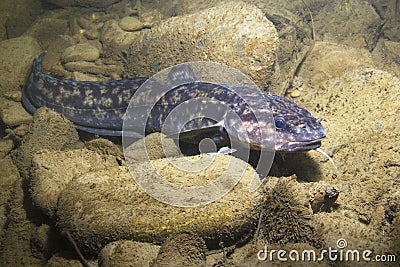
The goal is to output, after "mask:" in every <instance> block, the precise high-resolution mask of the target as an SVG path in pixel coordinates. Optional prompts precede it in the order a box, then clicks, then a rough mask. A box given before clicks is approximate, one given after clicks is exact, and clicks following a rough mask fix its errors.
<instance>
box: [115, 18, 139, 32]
mask: <svg viewBox="0 0 400 267" xmlns="http://www.w3.org/2000/svg"><path fill="white" fill-rule="evenodd" d="M118 25H119V27H121V29H123V30H124V31H138V30H140V29H142V28H143V27H144V25H143V23H142V22H141V21H140V20H139V19H138V18H137V17H130V16H128V17H124V18H122V19H121V20H120V21H119V23H118Z"/></svg>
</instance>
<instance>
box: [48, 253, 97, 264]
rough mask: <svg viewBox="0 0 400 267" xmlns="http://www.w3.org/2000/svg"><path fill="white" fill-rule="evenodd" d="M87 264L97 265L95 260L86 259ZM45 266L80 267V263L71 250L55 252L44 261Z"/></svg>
mask: <svg viewBox="0 0 400 267" xmlns="http://www.w3.org/2000/svg"><path fill="white" fill-rule="evenodd" d="M87 263H88V266H97V260H95V259H94V260H87ZM45 266H46V267H60V266H64V267H82V263H81V262H80V261H79V259H78V258H77V256H76V252H75V251H72V250H68V251H65V250H64V251H59V252H57V253H55V254H54V255H53V256H52V257H51V258H50V259H49V260H48V261H47V263H46V265H45Z"/></svg>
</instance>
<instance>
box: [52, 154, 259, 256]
mask: <svg viewBox="0 0 400 267" xmlns="http://www.w3.org/2000/svg"><path fill="white" fill-rule="evenodd" d="M63 158H65V159H66V158H67V157H63ZM201 159H204V160H209V159H213V161H212V163H211V164H210V166H209V167H207V168H206V169H205V170H203V171H199V172H189V173H188V172H185V171H183V170H181V169H179V168H176V167H175V166H182V164H185V163H186V164H187V163H189V164H192V165H191V166H192V167H193V168H195V167H196V165H195V164H196V163H198V161H199V160H201ZM74 160H75V161H76V160H78V161H81V160H82V159H80V158H78V159H74V158H71V161H74ZM227 164H229V169H226V167H227V166H228V165H227ZM149 166H150V165H149V163H148V162H144V163H138V164H136V165H135V168H134V169H133V170H132V172H131V173H133V174H134V177H135V178H133V177H132V175H131V173H130V172H129V171H128V168H127V167H126V166H120V167H118V168H117V169H115V168H112V169H106V170H103V171H94V172H89V173H86V174H84V175H81V176H79V177H76V178H75V179H73V180H71V181H70V182H69V183H68V185H67V186H66V188H65V189H64V190H63V191H62V192H61V196H60V198H59V201H58V208H57V217H58V224H59V227H60V229H61V230H69V231H70V233H71V235H72V237H73V238H74V240H75V241H76V242H77V243H78V245H79V246H80V248H82V249H83V250H84V251H87V252H90V253H98V252H99V250H100V249H101V248H102V247H103V246H104V245H105V244H106V243H108V242H110V241H113V240H119V239H131V240H135V241H140V242H152V243H160V242H162V241H163V240H165V239H166V238H167V237H170V236H173V235H176V234H178V233H181V232H193V233H195V234H197V235H199V236H200V237H202V238H203V239H204V240H205V241H206V242H207V244H208V245H209V246H210V247H211V248H213V247H218V246H219V245H218V243H219V242H220V240H221V239H223V240H224V244H226V245H227V246H228V245H229V244H232V243H234V242H236V241H237V240H238V239H237V238H239V239H242V238H243V237H244V236H246V235H248V234H250V231H251V230H250V229H253V226H254V225H255V224H256V221H257V218H258V212H259V210H258V208H259V207H260V205H261V202H262V201H263V195H262V193H261V192H260V191H258V190H256V191H254V192H249V185H250V181H251V180H252V178H253V177H254V175H257V174H256V173H255V171H254V169H253V168H252V167H251V166H250V165H247V164H245V163H244V162H243V161H241V160H239V159H236V158H234V157H231V156H228V155H226V156H216V157H215V158H214V157H212V156H208V155H203V156H197V157H196V156H193V157H183V158H176V159H171V158H169V159H158V160H153V161H151V166H154V167H155V168H156V170H157V172H161V175H163V176H164V177H165V179H166V180H168V181H171V182H172V183H175V184H178V185H188V183H189V184H190V185H191V186H201V185H202V184H208V183H209V181H211V180H214V179H217V178H218V177H221V175H223V176H222V177H226V178H228V177H232V176H235V174H241V173H242V172H239V173H238V172H237V170H236V167H237V166H242V167H243V166H245V171H244V173H243V175H242V176H241V180H240V181H239V183H238V184H236V186H235V187H234V188H233V189H232V190H231V191H229V192H228V193H227V194H226V195H224V196H223V197H222V198H221V199H219V200H217V201H215V202H212V203H210V204H208V205H202V206H194V207H187V208H183V207H177V206H172V205H168V204H164V203H162V202H159V201H157V200H156V199H154V198H152V197H150V196H149V195H148V194H147V193H145V192H144V191H143V190H142V189H141V188H140V187H139V186H138V184H137V183H136V179H138V177H146V179H147V181H149V182H151V183H152V184H153V182H152V181H156V178H155V177H152V176H151V175H156V173H151V174H150V173H148V171H146V170H147V169H148V167H149ZM230 167H232V168H233V169H231V168H230ZM62 169H63V172H64V173H65V172H66V171H67V170H65V168H62ZM48 175H49V176H51V173H50V172H49V174H48ZM65 175H67V174H65ZM68 175H69V174H68ZM210 193H214V191H212V192H210ZM170 197H172V198H174V197H179V196H176V195H171V196H170ZM199 197H202V196H199ZM89 218H90V219H89Z"/></svg>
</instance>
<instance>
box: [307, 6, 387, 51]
mask: <svg viewBox="0 0 400 267" xmlns="http://www.w3.org/2000/svg"><path fill="white" fill-rule="evenodd" d="M333 10H335V12H332V11H333ZM314 25H315V32H316V35H317V38H318V39H319V40H320V39H322V40H323V41H325V42H334V43H338V44H342V45H348V46H351V47H356V48H366V49H368V50H369V51H372V50H373V49H374V47H375V45H376V42H377V41H378V38H379V35H380V34H381V33H380V29H381V27H382V25H383V21H381V19H380V17H379V15H378V14H377V13H376V11H375V8H374V7H373V6H372V4H371V3H370V2H368V1H354V2H353V1H348V2H345V3H343V2H335V1H331V2H329V3H327V4H326V5H325V6H324V7H323V8H322V10H321V11H320V12H318V14H316V15H315V16H314Z"/></svg>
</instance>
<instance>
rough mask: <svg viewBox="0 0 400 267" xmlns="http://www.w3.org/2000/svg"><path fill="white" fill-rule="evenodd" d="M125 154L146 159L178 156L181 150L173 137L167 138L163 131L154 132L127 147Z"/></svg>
mask: <svg viewBox="0 0 400 267" xmlns="http://www.w3.org/2000/svg"><path fill="white" fill-rule="evenodd" d="M144 143H145V145H146V146H144ZM124 154H125V156H126V157H129V158H130V159H135V160H137V161H146V160H148V159H161V158H166V157H178V156H180V151H179V147H177V146H176V144H175V142H174V140H173V139H171V138H165V136H164V135H162V134H161V133H152V134H149V135H147V136H146V138H143V139H140V140H138V141H136V142H134V143H133V144H131V145H130V146H128V147H127V148H125V149H124ZM143 156H145V157H143ZM147 157H148V158H147Z"/></svg>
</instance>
